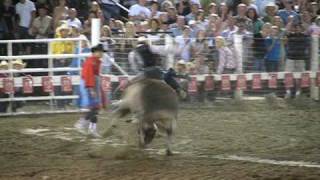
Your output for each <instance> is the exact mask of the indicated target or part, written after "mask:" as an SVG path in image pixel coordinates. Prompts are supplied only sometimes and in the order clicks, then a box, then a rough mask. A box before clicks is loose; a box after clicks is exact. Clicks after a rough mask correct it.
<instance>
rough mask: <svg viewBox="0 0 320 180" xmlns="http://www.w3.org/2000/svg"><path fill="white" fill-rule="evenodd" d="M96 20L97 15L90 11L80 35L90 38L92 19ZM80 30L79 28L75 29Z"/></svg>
mask: <svg viewBox="0 0 320 180" xmlns="http://www.w3.org/2000/svg"><path fill="white" fill-rule="evenodd" d="M93 18H97V14H96V13H95V12H94V11H91V12H90V13H89V17H88V19H87V20H86V21H85V22H84V24H83V30H82V33H83V34H84V35H85V36H86V37H87V38H88V39H90V38H91V24H92V19H93ZM77 28H78V29H80V28H79V27H77Z"/></svg>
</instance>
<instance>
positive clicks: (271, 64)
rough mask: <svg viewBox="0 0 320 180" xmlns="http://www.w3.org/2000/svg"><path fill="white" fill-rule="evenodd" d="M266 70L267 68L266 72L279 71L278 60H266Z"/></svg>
mask: <svg viewBox="0 0 320 180" xmlns="http://www.w3.org/2000/svg"><path fill="white" fill-rule="evenodd" d="M266 70H267V72H278V71H279V61H268V60H266Z"/></svg>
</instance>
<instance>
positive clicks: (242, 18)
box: [235, 4, 252, 31]
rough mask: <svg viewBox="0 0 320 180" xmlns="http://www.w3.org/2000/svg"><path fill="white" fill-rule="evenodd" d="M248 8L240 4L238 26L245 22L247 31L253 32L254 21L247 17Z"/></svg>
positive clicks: (236, 17) (236, 18)
mask: <svg viewBox="0 0 320 180" xmlns="http://www.w3.org/2000/svg"><path fill="white" fill-rule="evenodd" d="M247 10H248V7H247V5H245V4H239V5H238V8H237V15H236V16H235V20H236V24H238V23H239V22H244V24H245V26H246V29H247V30H248V31H252V21H251V19H249V18H248V17H247Z"/></svg>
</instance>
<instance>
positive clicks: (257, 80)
mask: <svg viewBox="0 0 320 180" xmlns="http://www.w3.org/2000/svg"><path fill="white" fill-rule="evenodd" d="M261 88H262V86H261V74H254V75H252V89H261Z"/></svg>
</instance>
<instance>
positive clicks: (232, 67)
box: [216, 36, 241, 74]
mask: <svg viewBox="0 0 320 180" xmlns="http://www.w3.org/2000/svg"><path fill="white" fill-rule="evenodd" d="M216 48H217V49H218V52H219V65H218V69H217V73H218V74H230V73H235V72H239V69H240V67H241V65H239V62H238V61H237V58H236V56H235V53H234V52H233V50H232V49H231V48H229V47H228V46H227V45H226V41H225V39H224V38H223V37H222V36H217V37H216Z"/></svg>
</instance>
